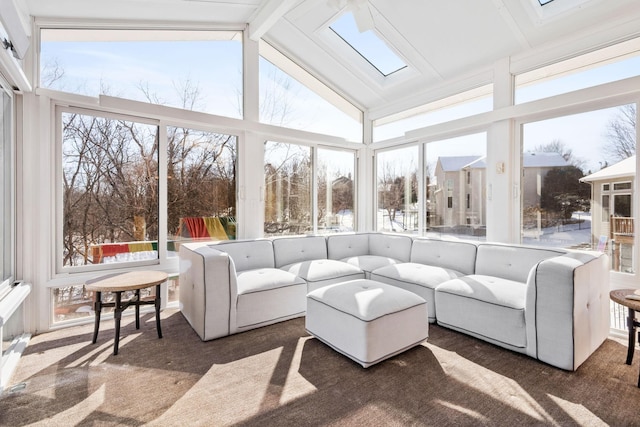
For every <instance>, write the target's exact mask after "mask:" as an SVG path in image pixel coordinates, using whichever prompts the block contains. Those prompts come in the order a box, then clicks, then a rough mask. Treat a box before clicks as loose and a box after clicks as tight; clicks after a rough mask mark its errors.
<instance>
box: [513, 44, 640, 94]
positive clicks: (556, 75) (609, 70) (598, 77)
mask: <svg viewBox="0 0 640 427" xmlns="http://www.w3.org/2000/svg"><path fill="white" fill-rule="evenodd" d="M637 75H640V38H637V39H632V40H629V41H626V42H623V43H619V44H617V45H613V46H610V47H607V48H604V49H599V50H596V51H594V52H590V53H587V54H584V55H580V56H578V57H575V58H571V59H567V60H565V61H561V62H556V63H553V64H551V65H548V66H546V67H541V68H536V69H535V70H532V71H528V72H525V73H521V74H518V75H517V76H516V93H515V100H516V103H518V104H521V103H524V102H528V101H533V100H536V99H542V98H546V97H549V96H553V95H559V94H562V93H568V92H571V91H575V90H578V89H584V88H587V87H593V86H596V85H599V84H603V83H609V82H613V81H617V80H622V79H625V78H629V77H635V76H637Z"/></svg>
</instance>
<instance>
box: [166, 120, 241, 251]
mask: <svg viewBox="0 0 640 427" xmlns="http://www.w3.org/2000/svg"><path fill="white" fill-rule="evenodd" d="M236 158H237V137H236V136H233V135H225V134H218V133H213V132H204V131H199V130H195V129H188V128H180V127H168V128H167V193H168V194H167V195H168V197H167V210H168V215H167V217H168V221H169V223H168V225H167V230H168V232H169V242H168V248H167V249H168V251H169V252H168V253H169V256H177V255H178V254H177V250H178V248H177V247H176V246H177V245H175V243H174V242H184V241H191V240H198V239H200V240H228V239H235V238H236V220H235V215H236Z"/></svg>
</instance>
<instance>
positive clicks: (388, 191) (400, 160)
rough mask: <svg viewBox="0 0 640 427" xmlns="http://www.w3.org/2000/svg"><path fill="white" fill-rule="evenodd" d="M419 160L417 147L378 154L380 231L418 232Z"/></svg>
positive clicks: (378, 220)
mask: <svg viewBox="0 0 640 427" xmlns="http://www.w3.org/2000/svg"><path fill="white" fill-rule="evenodd" d="M418 159H419V156H418V146H411V147H405V148H400V149H397V150H388V151H382V152H379V153H377V154H376V179H377V210H376V229H377V230H378V231H390V232H399V233H405V232H406V233H417V231H418V227H419V224H420V222H419V210H418V168H419V160H418Z"/></svg>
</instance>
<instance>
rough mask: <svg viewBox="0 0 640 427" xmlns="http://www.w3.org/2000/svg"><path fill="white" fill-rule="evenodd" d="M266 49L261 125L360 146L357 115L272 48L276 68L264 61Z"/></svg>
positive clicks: (342, 101) (357, 112) (360, 124)
mask: <svg viewBox="0 0 640 427" xmlns="http://www.w3.org/2000/svg"><path fill="white" fill-rule="evenodd" d="M266 49H267V48H266V46H265V49H262V48H261V55H262V56H261V57H260V122H261V123H266V124H270V125H276V126H282V127H286V128H291V129H298V130H304V131H309V132H316V133H322V134H325V135H333V136H337V137H340V138H345V139H347V140H348V141H353V142H362V113H361V112H360V111H357V110H356V109H355V107H353V105H351V104H348V103H347V102H346V101H345V100H344V98H342V97H340V96H339V95H337V94H336V93H335V92H333V91H332V90H331V89H329V88H328V87H327V86H326V85H324V84H322V83H320V82H319V81H318V80H317V79H316V78H314V77H313V76H311V75H310V74H309V73H307V72H306V71H304V70H302V69H301V68H300V67H298V66H297V65H295V64H293V63H292V62H291V61H289V60H285V59H282V58H280V56H281V54H280V53H279V52H277V51H275V52H274V49H273V48H271V49H269V50H268V53H269V55H270V56H274V55H276V56H277V58H276V59H278V58H279V63H278V65H279V66H276V65H274V63H273V62H270V61H268V60H266V59H265V58H264V54H263V53H262V50H266ZM284 66H286V67H289V68H291V72H290V73H289V72H287V71H288V70H287V71H285V70H283V69H282V68H281V67H284ZM321 95H322V96H321ZM347 104H348V105H347Z"/></svg>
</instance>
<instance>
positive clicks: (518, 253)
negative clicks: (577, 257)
mask: <svg viewBox="0 0 640 427" xmlns="http://www.w3.org/2000/svg"><path fill="white" fill-rule="evenodd" d="M565 253H566V252H565V251H562V250H559V249H545V248H534V247H526V246H517V245H500V244H493V243H481V244H479V245H478V255H477V257H476V274H481V275H486V276H496V277H502V278H503V279H509V280H515V281H517V282H526V281H527V278H528V276H529V272H530V271H531V269H532V268H533V267H534V266H535V265H536V264H537V263H539V262H540V261H542V260H544V259H547V258H551V257H555V256H560V255H563V254H565Z"/></svg>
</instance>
